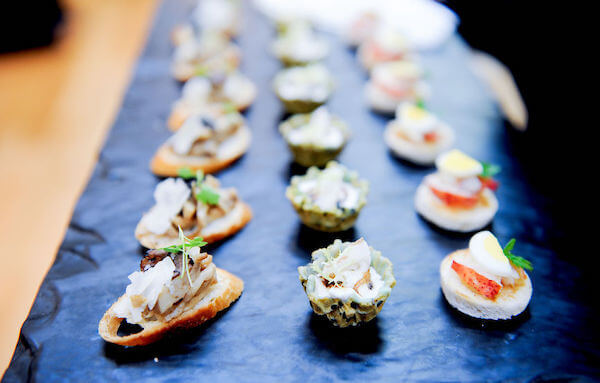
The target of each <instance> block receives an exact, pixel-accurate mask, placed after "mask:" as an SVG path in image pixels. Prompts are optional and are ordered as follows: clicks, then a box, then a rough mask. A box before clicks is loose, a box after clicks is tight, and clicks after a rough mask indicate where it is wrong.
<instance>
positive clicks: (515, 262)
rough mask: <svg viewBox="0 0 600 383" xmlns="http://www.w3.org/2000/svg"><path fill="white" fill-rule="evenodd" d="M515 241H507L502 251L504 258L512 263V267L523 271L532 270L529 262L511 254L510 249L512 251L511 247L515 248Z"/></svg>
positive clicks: (512, 239)
mask: <svg viewBox="0 0 600 383" xmlns="http://www.w3.org/2000/svg"><path fill="white" fill-rule="evenodd" d="M516 241H517V240H516V239H514V238H511V240H510V241H508V243H507V244H506V246H504V250H503V251H504V255H505V256H506V258H508V260H509V261H511V262H512V264H513V265H515V266H517V267H521V268H523V269H527V270H533V265H532V264H531V262H529V261H528V260H526V259H525V258H523V257H519V256H517V255H514V254H513V253H512V249H513V247H515V242H516Z"/></svg>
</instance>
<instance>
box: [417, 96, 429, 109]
mask: <svg viewBox="0 0 600 383" xmlns="http://www.w3.org/2000/svg"><path fill="white" fill-rule="evenodd" d="M415 105H416V107H417V108H419V109H423V110H425V109H427V108H426V107H425V100H423V99H422V98H420V99H418V100H417V102H416V103H415Z"/></svg>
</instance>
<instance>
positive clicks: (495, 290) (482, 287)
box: [452, 261, 502, 299]
mask: <svg viewBox="0 0 600 383" xmlns="http://www.w3.org/2000/svg"><path fill="white" fill-rule="evenodd" d="M452 270H454V271H456V274H458V276H459V277H460V279H461V280H462V281H463V283H464V284H465V285H467V286H468V287H469V288H470V289H471V290H473V291H475V292H476V293H478V294H481V295H483V296H484V297H486V298H488V299H496V297H497V296H498V294H499V293H500V290H501V289H502V285H500V284H499V283H497V282H495V281H492V280H491V279H488V278H486V277H484V276H483V275H481V274H479V273H478V272H476V271H475V270H473V269H472V268H470V267H467V266H465V265H462V264H460V263H458V262H456V261H452Z"/></svg>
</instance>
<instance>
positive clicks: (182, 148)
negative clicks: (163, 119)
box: [169, 115, 214, 155]
mask: <svg viewBox="0 0 600 383" xmlns="http://www.w3.org/2000/svg"><path fill="white" fill-rule="evenodd" d="M213 133H214V132H213V130H212V129H211V128H210V127H208V126H206V125H204V123H203V120H202V118H201V117H200V116H199V115H194V116H190V117H189V118H188V119H187V120H185V122H184V123H183V125H182V126H181V128H179V130H178V131H177V132H176V133H175V134H174V135H173V136H171V138H170V139H169V144H170V145H171V148H173V151H174V152H175V153H177V154H179V155H186V154H188V153H189V151H190V150H191V149H192V145H194V142H196V140H198V139H209V138H210V137H212V136H213Z"/></svg>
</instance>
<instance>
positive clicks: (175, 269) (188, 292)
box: [98, 235, 244, 346]
mask: <svg viewBox="0 0 600 383" xmlns="http://www.w3.org/2000/svg"><path fill="white" fill-rule="evenodd" d="M181 238H182V239H181V243H180V244H179V245H174V246H169V247H165V248H163V249H159V250H150V251H149V252H148V254H147V255H146V257H144V258H143V259H142V261H141V262H140V271H136V272H134V273H132V274H130V275H129V280H130V281H131V283H130V284H129V286H127V289H126V290H125V294H123V295H122V296H121V297H120V298H119V299H118V300H117V301H116V302H115V303H114V304H113V305H112V306H111V307H110V308H109V309H108V310H107V311H106V313H105V314H104V316H103V317H102V319H101V320H100V323H99V325H98V332H99V333H100V336H101V337H102V338H103V339H104V340H105V341H107V342H110V343H115V344H119V345H122V346H143V345H147V344H150V343H153V342H156V341H157V340H159V339H161V338H162V337H164V336H165V335H167V334H168V333H170V332H173V331H181V330H185V329H190V328H194V327H198V326H200V325H201V324H202V323H204V322H206V321H207V320H209V319H211V318H214V317H215V315H217V313H218V312H219V311H221V310H224V309H226V308H227V307H229V306H230V305H231V304H232V303H233V302H234V301H235V300H237V299H238V298H239V296H240V295H241V294H242V290H243V289H244V282H243V281H242V280H241V279H239V278H238V277H236V276H235V275H233V274H231V273H229V272H227V271H225V270H223V269H219V268H217V267H216V266H215V265H214V264H213V263H212V256H210V255H209V254H207V253H203V252H201V250H200V247H201V246H203V245H204V244H205V242H203V241H202V238H195V239H192V240H190V239H188V238H185V237H184V236H183V235H181ZM123 321H125V322H126V323H128V324H130V325H137V326H139V327H138V329H140V328H141V329H140V331H138V332H135V333H131V334H128V335H123V336H121V335H120V334H119V328H120V327H121V325H122V322H123Z"/></svg>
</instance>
